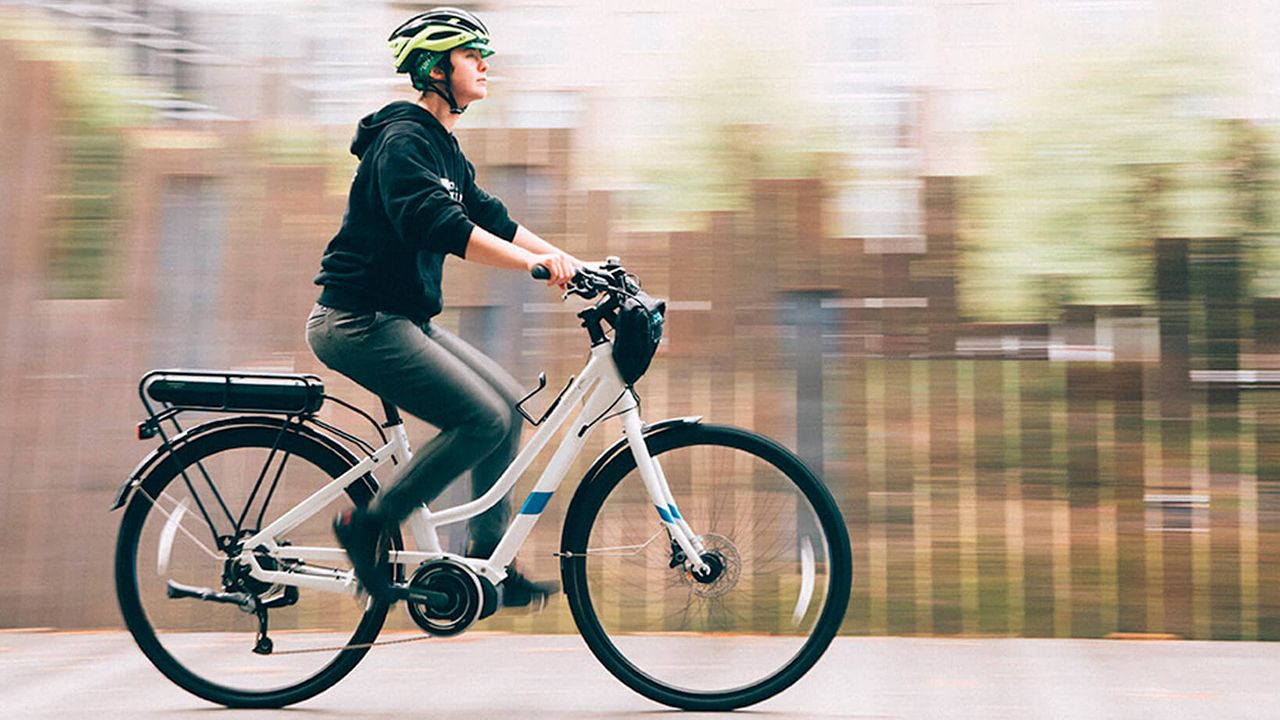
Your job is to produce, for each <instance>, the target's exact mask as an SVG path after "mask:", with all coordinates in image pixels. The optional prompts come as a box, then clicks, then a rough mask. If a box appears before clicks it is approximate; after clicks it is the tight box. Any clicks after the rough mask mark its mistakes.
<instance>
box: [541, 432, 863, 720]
mask: <svg viewBox="0 0 1280 720" xmlns="http://www.w3.org/2000/svg"><path fill="white" fill-rule="evenodd" d="M646 443H647V445H648V448H649V452H650V453H651V454H652V455H653V457H654V460H655V461H656V462H657V463H658V465H659V467H660V468H661V471H662V473H663V474H664V475H665V477H666V480H667V484H668V485H669V486H670V488H671V493H672V496H673V497H674V499H675V501H676V505H677V508H678V511H677V512H678V513H679V515H681V516H682V517H683V518H684V519H685V520H686V521H687V522H688V524H689V526H690V527H691V528H692V530H693V531H694V532H695V533H697V536H698V538H699V540H700V541H701V544H702V545H703V550H702V559H703V561H704V562H705V563H706V565H707V566H708V567H709V568H710V572H708V573H707V574H706V575H704V576H699V575H696V574H694V573H691V572H689V571H687V570H686V569H685V566H684V562H683V561H684V557H683V554H682V553H681V552H680V550H679V548H678V547H677V546H675V545H674V543H673V542H672V541H671V539H670V537H669V535H668V533H667V532H666V529H665V524H664V522H663V521H662V520H661V519H660V517H659V514H658V509H657V508H655V507H654V503H653V502H652V500H651V499H650V497H649V494H648V492H647V491H646V489H645V486H644V482H643V481H642V480H641V478H640V473H639V471H637V469H636V463H635V459H634V457H633V456H632V454H631V453H630V452H622V453H620V454H619V455H618V456H617V457H615V458H614V459H613V460H611V461H610V462H609V463H608V464H606V465H605V467H604V468H603V469H601V471H600V473H599V474H598V475H597V476H596V477H595V478H593V479H591V480H590V481H589V482H588V483H587V484H585V485H583V486H582V488H580V489H579V491H578V493H577V495H575V497H574V500H573V502H572V504H571V505H570V508H569V511H568V513H567V516H566V518H565V529H564V535H563V538H562V547H561V550H562V558H563V559H562V573H563V578H564V586H565V592H566V595H567V598H568V600H569V607H570V609H571V610H572V612H573V617H574V620H575V622H576V623H577V625H578V629H579V631H580V632H581V633H582V636H583V638H584V639H585V640H586V642H587V645H588V647H590V648H591V651H592V652H593V653H594V654H595V655H596V657H597V658H598V659H599V660H600V661H601V662H602V663H603V664H604V666H605V667H606V668H607V669H608V670H609V671H610V672H611V673H613V674H614V675H615V676H616V677H617V678H618V679H620V680H621V681H622V682H624V683H625V684H626V685H628V686H629V687H631V688H632V689H634V690H636V691H637V692H639V693H640V694H642V695H644V696H646V697H648V698H650V699H652V700H655V701H657V702H660V703H663V704H666V705H671V706H674V707H678V708H683V709H687V710H731V709H734V708H739V707H744V706H746V705H751V704H754V703H757V702H760V701H762V700H765V699H767V698H770V697H772V696H774V695H776V694H777V693H779V692H782V691H783V690H784V689H786V688H787V687H789V686H790V685H791V684H792V683H794V682H795V681H796V680H798V679H800V677H801V676H802V675H804V673H805V672H807V671H808V670H809V669H810V668H811V667H813V665H814V663H816V662H817V661H818V658H819V657H821V655H822V653H823V652H824V651H825V650H826V649H827V646H828V645H830V643H831V640H832V638H834V637H835V634H836V632H837V631H838V630H839V628H840V623H841V622H842V620H843V618H844V613H845V609H846V607H847V606H848V602H849V589H850V583H851V577H852V565H851V559H850V552H849V535H848V531H847V530H846V529H845V525H844V521H843V519H842V518H841V516H840V511H839V508H838V507H837V506H836V504H835V502H834V501H833V500H832V498H831V495H830V493H828V492H827V489H826V487H825V486H823V484H822V482H821V481H819V480H818V479H817V478H816V477H815V476H814V475H813V473H812V472H810V471H809V469H808V468H807V467H806V466H805V465H804V463H802V462H801V461H800V460H799V458H797V457H796V456H795V455H794V454H792V453H791V452H789V451H788V450H786V449H785V448H783V447H782V446H780V445H778V444H777V443H775V442H773V441H771V440H769V439H768V438H765V437H763V436H761V435H757V434H755V433H751V432H748V431H745V430H740V429H736V428H730V427H723V426H712V425H690V426H685V427H681V428H678V429H674V430H670V431H667V432H663V433H660V434H658V435H655V436H653V437H650V438H648V439H647V441H646ZM664 510H666V511H667V512H668V513H670V509H667V508H664Z"/></svg>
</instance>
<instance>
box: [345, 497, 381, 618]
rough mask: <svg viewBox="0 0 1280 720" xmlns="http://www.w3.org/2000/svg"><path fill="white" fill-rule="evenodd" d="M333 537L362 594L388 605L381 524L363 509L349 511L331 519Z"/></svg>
mask: <svg viewBox="0 0 1280 720" xmlns="http://www.w3.org/2000/svg"><path fill="white" fill-rule="evenodd" d="M333 534H334V535H335V536H336V537H337V538H338V543H339V544H340V545H342V549H343V550H346V551H347V557H349V558H351V568H352V569H353V570H355V573H356V582H357V583H359V588H360V591H361V592H365V593H368V594H369V595H370V596H371V597H372V598H373V599H375V600H379V601H385V602H390V601H391V600H392V599H393V597H394V596H393V595H392V594H391V583H390V581H389V580H388V578H389V576H390V568H389V566H388V564H387V543H386V536H385V534H384V530H383V527H382V523H380V522H378V520H377V518H375V517H374V516H373V515H371V514H370V513H369V511H367V510H365V509H364V508H355V509H353V510H348V511H346V512H344V513H342V514H341V515H339V516H338V517H336V518H334V519H333Z"/></svg>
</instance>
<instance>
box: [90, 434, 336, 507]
mask: <svg viewBox="0 0 1280 720" xmlns="http://www.w3.org/2000/svg"><path fill="white" fill-rule="evenodd" d="M285 422H288V421H287V420H285V419H284V418H278V417H270V416H266V415H237V416H234V417H227V418H220V419H217V420H211V421H209V422H206V423H201V424H199V425H195V426H192V427H190V428H187V429H186V430H183V431H182V432H180V433H178V434H177V435H174V436H173V437H171V438H169V441H168V442H165V443H162V444H161V445H160V447H158V448H156V449H155V450H152V451H151V453H150V454H149V455H147V456H146V457H144V458H143V459H142V462H139V463H138V465H137V467H135V468H134V469H133V472H131V473H129V477H128V478H127V479H126V480H125V481H124V484H122V485H121V486H120V489H119V490H117V491H116V497H115V500H113V501H112V502H111V508H110V510H108V512H114V511H116V510H119V509H120V508H122V507H124V504H125V503H126V502H128V500H129V494H130V493H132V492H133V489H134V488H136V487H138V485H139V484H140V483H141V482H142V478H144V477H146V475H147V473H148V472H150V471H151V469H152V468H153V467H154V466H155V465H156V464H157V463H159V462H160V461H161V460H163V459H164V458H166V457H168V456H169V455H172V454H173V453H174V451H175V450H176V449H177V448H180V447H182V446H183V445H185V444H186V443H188V442H189V441H190V440H191V439H192V438H193V437H196V436H198V435H201V434H204V433H207V432H210V431H213V430H220V429H222V428H227V427H232V426H239V425H264V426H267V427H273V428H279V427H280V426H281V425H282V424H284V423H285ZM299 428H300V429H301V430H302V431H305V432H309V433H311V434H312V435H314V436H315V437H316V438H317V439H320V440H321V441H322V442H325V443H326V444H328V445H329V446H330V447H333V448H334V450H336V451H338V452H340V453H342V454H344V455H346V456H347V457H349V458H352V457H353V456H352V455H351V452H350V451H349V450H347V449H346V448H345V447H343V446H342V445H341V444H339V443H338V442H336V441H334V440H333V439H332V438H330V437H328V436H326V435H321V434H320V433H317V432H315V431H313V430H310V429H309V428H305V427H302V426H299ZM352 462H353V463H354V459H353V460H352Z"/></svg>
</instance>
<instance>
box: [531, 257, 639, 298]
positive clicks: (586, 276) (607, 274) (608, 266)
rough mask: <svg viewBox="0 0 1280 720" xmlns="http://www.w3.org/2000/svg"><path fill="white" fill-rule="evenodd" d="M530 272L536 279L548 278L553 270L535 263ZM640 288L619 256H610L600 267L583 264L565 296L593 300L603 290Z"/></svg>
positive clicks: (625, 292)
mask: <svg viewBox="0 0 1280 720" xmlns="http://www.w3.org/2000/svg"><path fill="white" fill-rule="evenodd" d="M529 274H530V275H531V276H532V277H533V279H534V280H548V279H550V278H551V271H550V270H549V269H547V267H546V266H544V265H534V266H533V269H532V270H530V271H529ZM638 289H639V284H638V282H636V280H635V276H633V275H629V274H628V273H627V271H626V269H625V268H623V267H622V265H620V264H618V261H617V258H613V257H610V258H609V259H608V260H606V261H605V263H604V265H601V266H599V267H592V266H583V267H580V268H578V269H577V270H576V271H574V273H573V277H572V278H571V279H570V280H569V284H568V286H567V291H566V293H565V297H566V298H567V297H569V296H570V295H577V296H578V297H581V298H585V299H587V300H591V299H593V298H595V297H596V296H598V295H599V294H600V293H602V292H609V293H615V292H622V293H624V294H630V293H633V292H635V290H638Z"/></svg>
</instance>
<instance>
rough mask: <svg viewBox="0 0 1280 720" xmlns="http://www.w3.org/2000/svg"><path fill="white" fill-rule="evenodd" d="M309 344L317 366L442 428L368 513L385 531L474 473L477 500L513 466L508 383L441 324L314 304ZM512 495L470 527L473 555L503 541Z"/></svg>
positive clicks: (511, 386) (515, 394)
mask: <svg viewBox="0 0 1280 720" xmlns="http://www.w3.org/2000/svg"><path fill="white" fill-rule="evenodd" d="M307 344H308V345H310V346H311V350H312V351H313V352H314V353H315V354H316V357H318V358H320V361H321V362H323V363H324V364H325V365H327V366H328V367H330V368H331V369H333V370H336V371H338V372H340V373H342V374H343V375H346V376H347V377H349V378H351V379H352V380H354V381H356V382H357V383H359V384H360V385H361V386H362V387H364V388H365V389H367V390H369V391H370V392H372V393H374V394H376V395H379V396H381V397H383V398H384V399H386V400H387V401H389V402H391V403H394V404H395V405H396V406H397V407H400V408H402V409H403V410H405V411H406V412H408V413H410V414H412V415H414V416H415V417H418V418H421V419H422V420H425V421H427V422H429V423H431V424H432V425H435V426H436V427H438V428H440V434H439V435H437V436H436V437H434V438H433V439H432V440H431V442H429V443H427V444H426V446H424V447H422V448H420V449H418V450H417V451H416V452H415V453H414V455H413V459H412V460H411V461H410V462H409V465H408V467H406V468H405V469H404V472H403V473H401V474H400V475H398V479H397V480H395V481H394V482H393V483H391V484H390V485H387V486H384V487H383V488H382V489H381V490H380V491H379V492H378V495H377V496H376V497H375V498H374V501H373V504H372V505H371V506H370V509H371V510H372V511H373V512H375V513H376V514H377V515H379V516H380V517H381V519H382V520H383V521H384V522H385V523H386V524H387V525H388V526H390V525H393V524H399V523H401V522H404V520H405V519H406V518H408V517H409V515H410V514H411V513H412V512H413V511H414V509H415V508H417V507H418V505H420V504H422V503H426V502H430V501H431V500H433V499H435V498H436V497H437V496H438V495H440V493H441V492H443V491H444V489H445V487H447V486H448V485H449V483H451V482H453V480H454V479H455V478H457V477H458V476H459V475H461V474H462V473H463V472H464V471H466V470H467V469H468V468H471V484H472V492H473V493H474V494H475V495H476V496H477V497H478V496H480V495H482V494H484V493H485V492H486V491H487V490H488V489H489V488H491V487H493V484H494V483H495V482H497V480H498V478H499V477H500V476H501V475H502V472H503V471H504V470H506V469H507V466H508V465H510V464H511V461H512V459H514V458H515V455H516V451H517V450H518V449H519V445H520V431H521V429H522V428H521V424H520V423H519V422H517V421H516V418H515V403H516V401H517V400H518V399H519V397H520V394H521V388H520V386H519V385H518V384H517V383H516V381H515V378H513V377H511V375H510V374H509V373H508V372H507V371H505V370H503V369H502V368H501V367H500V366H499V365H498V364H497V363H496V362H494V361H493V360H492V359H491V358H489V357H488V356H487V355H485V354H484V353H482V352H480V351H479V350H477V349H475V348H474V347H472V346H471V345H469V344H467V343H466V342H464V341H463V340H462V339H460V338H459V337H458V336H456V335H454V334H453V333H450V332H448V331H447V330H444V329H443V328H441V327H440V326H438V325H435V324H433V323H430V322H427V323H423V324H418V323H415V322H414V321H412V320H410V319H408V318H406V317H404V316H402V315H393V314H391V313H385V312H351V311H347V310H338V309H335V308H329V307H326V306H324V305H318V304H317V305H316V306H315V308H314V309H313V310H312V311H311V316H310V317H308V318H307ZM510 512H511V494H510V493H508V494H507V497H505V498H503V500H502V501H501V502H499V503H498V504H497V505H496V506H494V507H493V508H492V509H490V510H488V511H487V512H485V513H484V514H483V515H480V516H479V517H476V518H472V520H471V527H470V529H471V546H472V547H471V552H472V554H476V555H482V556H487V555H488V554H489V553H491V552H492V550H493V548H494V547H495V546H496V545H497V543H498V540H500V539H501V538H502V533H503V531H504V530H505V529H506V524H507V519H508V518H509V517H510Z"/></svg>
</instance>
